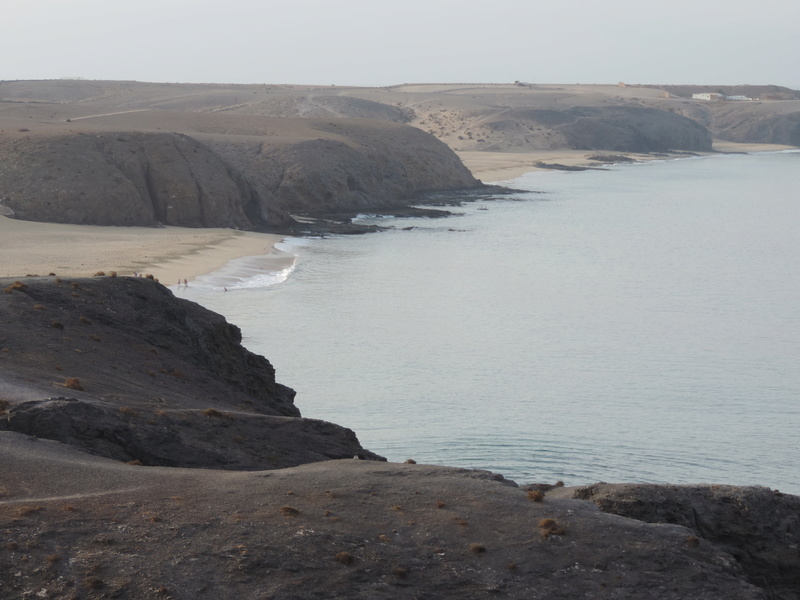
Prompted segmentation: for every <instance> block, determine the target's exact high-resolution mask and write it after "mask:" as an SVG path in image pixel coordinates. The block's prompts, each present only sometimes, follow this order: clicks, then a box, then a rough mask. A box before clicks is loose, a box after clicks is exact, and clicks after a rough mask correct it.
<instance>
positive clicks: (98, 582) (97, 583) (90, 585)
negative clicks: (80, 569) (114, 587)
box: [83, 576, 103, 590]
mask: <svg viewBox="0 0 800 600" xmlns="http://www.w3.org/2000/svg"><path fill="white" fill-rule="evenodd" d="M83 587H85V588H86V589H87V590H99V589H100V588H101V587H103V580H102V579H100V578H99V577H94V576H91V577H87V578H86V579H84V580H83Z"/></svg>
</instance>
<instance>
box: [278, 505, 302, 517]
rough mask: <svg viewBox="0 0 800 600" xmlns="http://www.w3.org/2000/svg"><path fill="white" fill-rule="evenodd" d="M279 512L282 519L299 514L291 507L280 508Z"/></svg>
mask: <svg viewBox="0 0 800 600" xmlns="http://www.w3.org/2000/svg"><path fill="white" fill-rule="evenodd" d="M280 510H281V514H282V515H283V516H284V517H296V516H297V515H299V514H300V511H299V510H297V509H296V508H294V507H293V506H281V509H280Z"/></svg>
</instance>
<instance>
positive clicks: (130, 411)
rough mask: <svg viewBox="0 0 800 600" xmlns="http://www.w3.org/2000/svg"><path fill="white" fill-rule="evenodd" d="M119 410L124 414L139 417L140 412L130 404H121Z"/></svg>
mask: <svg viewBox="0 0 800 600" xmlns="http://www.w3.org/2000/svg"><path fill="white" fill-rule="evenodd" d="M119 412H121V413H122V414H123V415H127V416H129V417H138V416H139V413H137V412H136V411H135V410H134V409H132V408H131V407H130V406H120V407H119Z"/></svg>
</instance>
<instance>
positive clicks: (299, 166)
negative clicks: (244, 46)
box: [222, 119, 481, 216]
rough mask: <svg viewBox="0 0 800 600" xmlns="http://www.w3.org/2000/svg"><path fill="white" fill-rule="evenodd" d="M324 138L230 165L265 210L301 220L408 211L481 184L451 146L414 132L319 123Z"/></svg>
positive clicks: (242, 155) (230, 150)
mask: <svg viewBox="0 0 800 600" xmlns="http://www.w3.org/2000/svg"><path fill="white" fill-rule="evenodd" d="M314 128H315V129H316V130H318V131H319V132H320V138H318V139H314V140H305V141H302V142H299V143H295V144H291V145H285V146H279V147H275V148H272V149H266V150H265V151H260V152H243V151H242V150H241V148H239V147H236V146H231V145H227V146H226V147H225V150H222V151H223V152H224V153H225V154H224V155H225V157H226V160H229V161H231V162H232V163H234V164H236V165H237V166H238V167H239V168H241V169H242V170H243V171H244V172H246V173H248V178H249V179H250V180H251V181H252V182H253V183H254V184H255V185H257V186H258V189H259V191H260V193H261V195H262V198H264V199H265V201H264V205H265V206H273V207H277V208H278V209H279V210H281V211H287V212H290V213H292V214H303V215H311V216H316V215H354V214H357V213H358V212H362V211H369V210H373V211H381V210H389V209H396V208H399V207H402V206H407V205H408V204H409V202H410V201H413V199H415V198H418V197H419V196H420V194H422V193H424V192H430V191H444V190H455V189H470V188H476V187H479V186H481V182H480V181H478V180H477V179H475V177H473V175H472V174H471V173H470V172H469V170H468V169H467V168H466V167H465V166H464V165H463V164H462V162H461V160H460V159H459V158H458V156H457V155H456V154H455V152H453V151H452V150H451V149H450V148H449V147H448V146H447V145H446V144H444V143H443V142H440V141H439V140H437V139H436V138H434V137H433V136H431V135H429V134H427V133H425V132H423V131H420V130H418V129H416V128H413V127H407V126H402V125H395V124H393V123H387V122H368V123H364V121H363V120H350V119H340V120H336V121H319V122H315V123H314Z"/></svg>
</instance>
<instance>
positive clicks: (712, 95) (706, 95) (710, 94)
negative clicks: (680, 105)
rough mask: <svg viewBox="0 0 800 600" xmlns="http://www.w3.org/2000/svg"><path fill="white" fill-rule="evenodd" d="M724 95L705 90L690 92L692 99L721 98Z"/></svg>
mask: <svg viewBox="0 0 800 600" xmlns="http://www.w3.org/2000/svg"><path fill="white" fill-rule="evenodd" d="M724 98H725V96H723V95H722V94H716V93H714V92H705V93H702V94H692V100H723V99H724Z"/></svg>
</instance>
